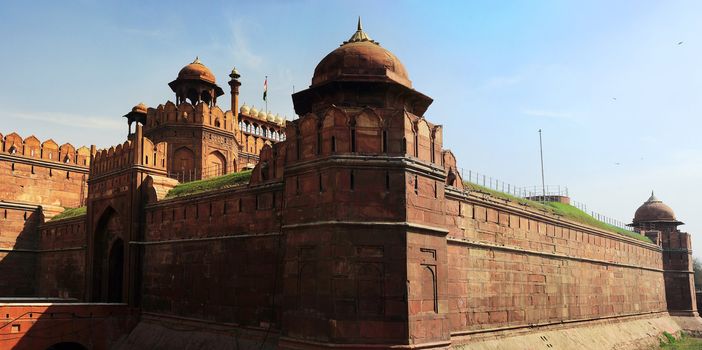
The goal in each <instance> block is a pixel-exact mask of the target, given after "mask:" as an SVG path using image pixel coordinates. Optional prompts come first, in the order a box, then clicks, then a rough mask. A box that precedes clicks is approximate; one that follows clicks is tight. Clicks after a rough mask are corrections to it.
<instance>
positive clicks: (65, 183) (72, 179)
mask: <svg viewBox="0 0 702 350" xmlns="http://www.w3.org/2000/svg"><path fill="white" fill-rule="evenodd" d="M89 163H90V150H89V149H88V148H86V147H81V148H79V149H77V150H76V149H75V148H74V147H73V146H72V145H71V144H68V143H66V144H63V145H61V146H58V145H57V144H56V143H55V142H54V141H52V140H47V141H44V142H43V143H40V142H39V140H38V139H37V138H35V137H34V136H30V137H27V138H26V139H24V140H23V139H22V138H21V137H20V136H19V135H17V134H15V133H12V134H9V135H7V136H5V137H4V138H3V137H2V135H1V134H0V198H2V199H3V200H5V201H16V202H22V203H32V204H37V205H44V206H59V207H67V208H74V207H78V206H80V205H82V199H83V198H85V195H86V193H87V174H88V165H89Z"/></svg>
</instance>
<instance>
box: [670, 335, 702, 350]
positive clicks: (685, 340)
mask: <svg viewBox="0 0 702 350" xmlns="http://www.w3.org/2000/svg"><path fill="white" fill-rule="evenodd" d="M663 335H664V336H665V338H666V339H665V340H663V341H661V349H665V350H699V349H702V339H700V338H692V337H690V336H688V335H686V334H685V333H683V334H681V335H680V339H675V337H673V335H672V334H670V333H668V332H663Z"/></svg>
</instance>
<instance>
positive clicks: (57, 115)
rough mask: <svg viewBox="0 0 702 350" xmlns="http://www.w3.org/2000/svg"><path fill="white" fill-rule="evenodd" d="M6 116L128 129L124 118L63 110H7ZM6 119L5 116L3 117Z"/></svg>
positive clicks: (110, 128)
mask: <svg viewBox="0 0 702 350" xmlns="http://www.w3.org/2000/svg"><path fill="white" fill-rule="evenodd" d="M4 114H5V116H6V118H12V119H22V120H30V121H38V122H43V123H51V124H57V125H65V126H70V127H77V128H86V129H101V130H122V129H126V127H125V121H124V120H123V119H122V118H115V117H108V116H98V115H82V114H69V113H61V112H6V113H4ZM1 119H5V117H3V118H1Z"/></svg>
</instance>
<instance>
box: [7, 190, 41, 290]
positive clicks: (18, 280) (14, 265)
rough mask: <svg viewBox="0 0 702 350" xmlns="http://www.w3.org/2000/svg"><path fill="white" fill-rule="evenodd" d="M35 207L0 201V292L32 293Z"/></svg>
mask: <svg viewBox="0 0 702 350" xmlns="http://www.w3.org/2000/svg"><path fill="white" fill-rule="evenodd" d="M42 221H43V217H42V214H41V211H40V209H39V207H37V206H30V205H20V204H11V203H3V202H0V276H2V277H0V295H2V296H8V297H9V296H21V297H26V296H33V295H34V293H35V285H34V284H35V283H34V278H33V276H34V274H35V272H36V247H37V236H36V231H37V228H38V227H39V225H40V224H41V222H42Z"/></svg>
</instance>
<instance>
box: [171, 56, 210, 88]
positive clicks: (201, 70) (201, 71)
mask: <svg viewBox="0 0 702 350" xmlns="http://www.w3.org/2000/svg"><path fill="white" fill-rule="evenodd" d="M178 79H190V80H204V81H206V82H208V83H212V84H214V83H215V76H214V74H212V71H211V70H210V69H209V68H207V66H205V65H204V64H202V62H200V58H199V57H196V58H195V61H193V63H191V64H189V65H187V66H185V67H183V69H181V70H180V72H178Z"/></svg>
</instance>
